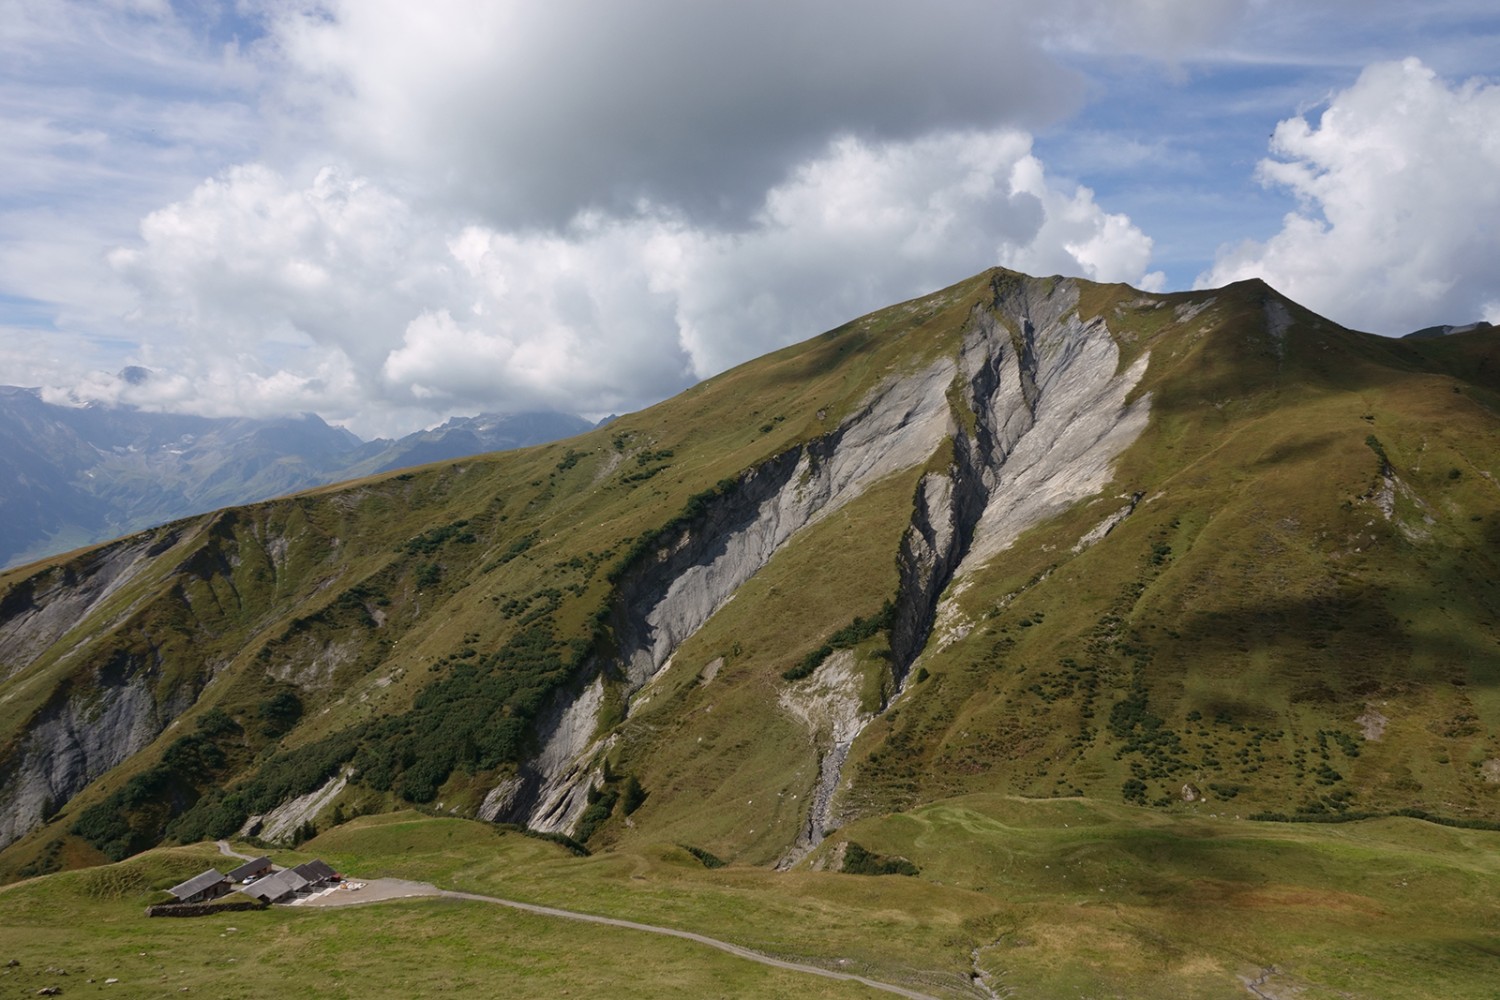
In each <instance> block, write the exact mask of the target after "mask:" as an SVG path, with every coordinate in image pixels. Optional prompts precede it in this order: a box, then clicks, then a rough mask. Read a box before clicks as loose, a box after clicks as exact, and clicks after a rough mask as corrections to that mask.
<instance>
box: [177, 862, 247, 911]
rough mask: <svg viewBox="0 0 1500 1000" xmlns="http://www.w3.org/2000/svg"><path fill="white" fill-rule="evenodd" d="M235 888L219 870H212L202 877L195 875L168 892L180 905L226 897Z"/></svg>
mask: <svg viewBox="0 0 1500 1000" xmlns="http://www.w3.org/2000/svg"><path fill="white" fill-rule="evenodd" d="M233 888H234V886H233V885H232V884H231V883H230V881H229V879H228V878H227V877H225V876H224V875H223V874H222V873H221V872H220V871H219V870H218V869H217V868H210V869H209V870H208V871H206V872H203V873H202V874H201V875H194V876H193V877H192V878H190V879H188V880H187V881H186V882H181V883H179V884H177V885H174V886H172V888H170V889H168V890H167V891H168V892H170V893H171V894H172V895H173V896H176V897H177V901H178V902H179V903H202V902H204V901H206V900H210V899H218V898H219V897H220V896H223V895H226V894H227V893H229V892H230V891H231V890H233Z"/></svg>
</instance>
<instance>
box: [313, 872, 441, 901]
mask: <svg viewBox="0 0 1500 1000" xmlns="http://www.w3.org/2000/svg"><path fill="white" fill-rule="evenodd" d="M356 885H357V886H359V887H360V888H358V889H355V888H352V886H356ZM439 891H440V890H439V889H438V887H437V886H435V885H428V884H427V883H426V882H412V881H409V880H407V879H404V878H371V879H357V878H352V879H348V880H346V881H344V882H341V883H339V884H338V885H336V886H333V887H332V888H329V889H324V890H322V891H320V892H318V893H315V894H314V895H312V896H309V897H308V898H306V899H301V900H298V901H297V902H295V903H292V904H291V905H292V906H353V905H354V904H356V903H378V902H379V901H381V900H383V899H401V898H402V897H404V896H436V895H438V893H439Z"/></svg>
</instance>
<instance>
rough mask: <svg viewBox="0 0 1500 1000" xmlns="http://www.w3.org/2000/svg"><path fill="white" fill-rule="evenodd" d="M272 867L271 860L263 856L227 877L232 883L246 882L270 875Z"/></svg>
mask: <svg viewBox="0 0 1500 1000" xmlns="http://www.w3.org/2000/svg"><path fill="white" fill-rule="evenodd" d="M272 867H273V866H272V864H271V859H270V858H267V857H264V856H262V857H259V858H255V859H254V860H252V861H246V862H245V863H244V864H242V865H240V866H239V867H238V868H236V869H235V870H234V871H232V872H230V873H229V874H228V875H227V876H225V877H226V878H228V879H229V881H231V882H246V881H248V880H250V879H252V878H260V877H261V876H262V875H267V874H269V873H270V872H271V869H272Z"/></svg>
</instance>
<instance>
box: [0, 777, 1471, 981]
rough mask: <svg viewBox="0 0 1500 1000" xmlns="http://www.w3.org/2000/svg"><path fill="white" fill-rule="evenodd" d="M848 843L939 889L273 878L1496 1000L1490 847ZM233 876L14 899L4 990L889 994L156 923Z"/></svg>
mask: <svg viewBox="0 0 1500 1000" xmlns="http://www.w3.org/2000/svg"><path fill="white" fill-rule="evenodd" d="M847 833H848V835H849V836H850V837H852V838H857V840H858V842H859V843H861V844H863V845H865V846H866V847H868V848H869V849H871V850H874V851H879V852H882V853H887V854H899V855H902V856H904V857H908V858H911V859H914V860H915V861H917V862H918V863H919V864H920V865H921V867H922V875H921V877H919V878H915V879H913V878H903V877H900V876H886V877H879V878H870V877H861V876H855V875H844V874H836V873H833V872H828V871H794V872H773V871H769V870H766V869H764V868H754V867H746V866H738V865H730V866H726V867H721V868H715V869H709V868H705V867H704V865H703V864H701V863H700V862H699V861H698V860H697V859H695V858H694V857H693V856H692V855H691V854H690V853H689V852H688V851H686V850H684V849H682V848H681V847H678V846H676V845H673V844H668V843H663V844H657V845H654V846H651V847H649V848H642V849H640V850H632V849H623V850H619V851H611V852H605V853H600V854H595V855H594V856H592V857H575V856H573V855H572V854H570V853H569V852H567V851H565V850H563V849H562V848H560V847H558V846H556V845H552V844H548V843H545V842H543V841H539V840H536V839H531V838H527V837H522V836H519V835H517V834H515V833H514V832H506V831H503V830H499V829H497V828H495V827H493V826H489V825H487V824H481V823H475V822H472V821H466V820H458V819H453V818H439V817H429V816H420V815H417V814H413V813H409V812H408V813H395V814H390V815H386V816H379V817H364V818H360V819H357V820H353V821H351V822H349V823H346V824H343V825H341V826H338V827H336V828H333V829H330V830H329V831H327V832H326V833H323V834H321V835H320V836H318V837H317V838H316V839H315V840H313V841H311V842H308V843H306V844H304V845H303V847H302V849H301V850H300V851H287V850H281V851H274V852H273V856H274V857H275V859H276V860H277V861H278V863H281V864H293V863H297V862H300V861H303V860H306V859H308V858H309V857H313V856H318V857H323V858H326V859H327V860H329V861H330V862H331V863H333V864H334V865H335V866H336V867H338V868H339V869H340V870H342V871H345V872H349V873H352V874H353V875H355V876H358V877H372V876H389V877H400V878H409V879H418V880H423V881H429V882H433V883H436V884H437V885H439V886H442V887H445V888H453V889H459V890H463V891H468V892H475V893H481V894H489V895H498V896H502V897H506V898H512V899H519V900H523V901H528V902H533V903H539V904H543V905H551V906H560V907H565V908H569V909H573V910H579V911H584V912H589V913H599V914H608V915H610V916H614V917H618V918H623V919H631V920H637V921H642V922H646V923H650V924H655V925H666V926H669V927H676V928H681V929H687V930H693V931H697V932H699V933H703V934H708V935H710V936H714V937H718V938H720V939H728V940H732V941H734V942H735V943H738V944H740V945H743V946H746V947H750V948H754V949H756V950H759V951H761V952H763V953H766V954H770V955H775V956H779V957H783V958H790V959H793V960H797V961H803V962H810V963H812V964H817V965H822V966H824V967H827V968H832V969H837V970H839V971H844V972H857V973H860V974H863V975H866V976H871V977H874V978H877V979H880V980H882V981H885V982H893V983H899V984H902V985H904V986H907V987H909V988H914V989H917V990H920V991H922V992H924V993H928V994H931V995H935V996H940V997H981V996H985V995H987V994H985V993H984V992H983V991H982V989H981V984H982V985H983V986H984V987H987V988H988V989H989V990H991V991H992V992H993V993H999V994H1001V995H1006V993H1007V992H1008V993H1009V994H1011V995H1015V996H1028V997H1043V998H1048V997H1059V998H1060V997H1077V996H1080V995H1085V996H1091V995H1107V996H1120V997H1143V998H1144V997H1161V996H1192V997H1215V998H1217V997H1224V998H1229V997H1239V996H1244V995H1246V989H1245V985H1244V984H1245V983H1247V982H1255V983H1257V984H1258V987H1259V988H1260V989H1261V990H1262V991H1263V992H1264V993H1265V994H1266V995H1273V996H1301V997H1309V998H1333V997H1350V996H1354V997H1431V998H1444V1000H1449V998H1469V997H1474V998H1478V997H1487V996H1490V995H1492V993H1493V966H1494V955H1495V952H1496V949H1497V946H1500V941H1497V937H1496V932H1495V929H1494V927H1493V925H1492V921H1490V920H1489V919H1488V918H1489V915H1490V913H1491V911H1492V907H1491V902H1490V901H1491V900H1492V899H1493V896H1494V893H1495V891H1496V889H1497V888H1500V884H1497V883H1500V871H1497V866H1496V854H1495V851H1494V850H1493V846H1494V845H1493V840H1494V836H1495V835H1494V834H1484V833H1478V832H1474V831H1464V830H1451V829H1444V828H1439V827H1433V826H1431V825H1430V824H1426V823H1420V822H1418V821H1415V820H1410V819H1395V820H1379V821H1370V822H1366V823H1357V824H1342V825H1333V826H1330V825H1321V824H1301V825H1296V826H1284V825H1279V824H1248V823H1243V822H1241V823H1236V822H1234V821H1232V820H1228V819H1209V818H1206V817H1201V818H1186V817H1181V816H1173V815H1170V814H1164V813H1162V812H1161V811H1159V810H1152V809H1148V808H1142V807H1135V806H1123V805H1117V804H1107V803H1102V802H1097V801H1092V800H1087V799H1079V798H1070V799H1048V800H1037V799H1022V798H1015V797H1006V796H998V795H975V796H968V797H963V798H959V799H954V800H949V801H945V802H941V803H935V804H933V805H930V806H924V807H921V808H918V809H916V810H913V811H912V812H910V813H907V814H901V815H895V816H888V817H873V818H870V819H867V820H862V821H860V822H859V823H856V824H853V825H852V826H851V827H850V828H849V829H848V831H847ZM838 846H841V845H834V844H831V843H830V845H829V846H828V847H827V848H825V850H833V849H835V848H836V847H838ZM222 860H223V859H222V858H221V857H220V856H219V855H218V854H217V853H216V852H214V851H213V850H212V848H201V847H200V848H166V849H155V850H152V851H150V852H147V853H145V854H142V855H138V856H136V857H134V858H131V859H129V860H127V861H125V862H122V863H119V864H113V865H107V866H103V867H99V868H94V869H90V870H87V871H81V872H63V873H59V874H56V875H49V876H44V877H41V878H36V879H31V880H28V881H26V882H22V883H19V884H14V885H10V886H7V887H4V888H0V936H3V937H4V939H5V941H6V947H7V949H8V954H9V955H10V956H11V957H12V958H14V959H16V960H17V961H18V962H19V963H20V964H19V965H18V966H16V967H12V968H5V969H0V993H4V994H5V995H16V996H21V995H27V996H29V995H33V994H34V993H35V992H36V990H37V989H38V988H40V987H41V986H44V985H48V984H54V983H55V984H58V985H62V986H63V987H64V988H65V990H68V991H71V990H72V989H73V988H75V987H77V988H87V987H85V986H84V982H85V980H86V979H88V978H94V979H95V980H96V982H99V983H102V982H103V980H104V979H105V978H108V977H114V978H117V979H119V980H120V982H119V983H117V984H115V985H114V986H113V987H111V989H113V990H115V991H116V992H122V991H123V995H127V996H151V995H157V994H158V993H163V992H165V993H175V992H178V991H179V990H181V989H182V988H183V987H187V988H188V989H189V990H190V991H191V992H200V991H204V990H208V991H212V992H213V993H214V995H216V996H231V997H232V996H259V995H264V993H265V989H266V985H265V984H266V982H267V981H268V978H269V981H272V982H281V981H283V980H287V979H293V978H294V979H295V980H296V982H297V989H298V990H299V991H303V992H306V993H307V994H308V995H311V996H352V995H359V996H371V997H385V996H411V995H414V994H423V995H426V994H431V993H437V992H441V991H443V990H450V989H465V990H468V991H477V992H480V993H483V994H486V995H539V994H544V993H545V994H551V993H557V994H561V993H562V992H564V991H568V992H572V991H578V990H583V991H587V992H590V993H599V992H608V993H609V995H611V996H614V995H620V996H637V995H639V996H675V995H682V996H700V995H715V996H747V997H749V996H768V995H769V996H775V995H792V994H794V993H796V994H802V993H807V992H817V993H818V995H829V996H846V995H847V996H878V995H885V994H878V993H875V992H873V991H866V990H864V989H863V988H861V987H857V986H853V985H844V984H839V983H835V982H824V981H821V980H812V979H809V978H807V977H805V976H799V975H797V974H792V973H780V972H773V971H771V970H767V969H764V968H762V967H760V966H756V965H753V964H751V963H749V962H745V961H742V960H739V959H732V958H730V957H728V956H724V955H722V954H720V953H718V952H714V951H712V950H710V949H707V948H703V947H701V946H696V945H690V944H688V943H686V942H676V941H670V940H667V939H662V938H656V937H652V936H649V935H644V934H640V933H634V932H625V931H621V930H617V929H607V930H606V929H603V928H593V927H590V926H588V925H581V924H574V923H571V922H567V921H560V920H549V919H545V918H540V917H530V916H525V915H521V914H516V913H513V912H512V911H507V910H505V909H503V908H500V907H495V906H489V905H484V904H480V903H459V902H454V901H448V900H406V901H396V902H391V903H386V904H379V905H377V906H374V907H369V906H364V907H354V908H352V909H345V910H318V909H310V908H284V907H277V908H274V909H271V910H268V911H264V912H260V913H230V914H224V915H220V916H215V917H206V918H202V919H197V920H154V921H147V920H144V919H143V918H142V917H141V907H142V906H143V905H144V904H146V903H147V902H150V901H152V900H153V899H154V898H156V897H157V896H158V895H159V890H160V889H162V888H164V887H165V886H168V885H171V884H174V883H175V882H177V881H180V880H181V879H183V878H186V877H188V876H190V875H192V874H196V873H197V872H199V871H201V870H202V869H203V868H205V867H207V866H209V865H211V864H218V863H220V862H222ZM48 969H52V970H54V971H52V972H51V973H50V974H49V972H48V971H47V970H48ZM57 969H64V970H67V972H68V976H67V978H66V979H61V978H59V977H58V975H57V973H56V971H55V970H57ZM49 975H50V978H49ZM976 976H978V977H979V978H978V979H977V980H976V978H975V977H976ZM70 984H71V985H70Z"/></svg>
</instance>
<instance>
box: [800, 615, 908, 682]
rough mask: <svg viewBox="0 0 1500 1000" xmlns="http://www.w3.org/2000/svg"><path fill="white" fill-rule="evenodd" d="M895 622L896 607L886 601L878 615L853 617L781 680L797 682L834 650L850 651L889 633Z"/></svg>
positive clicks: (815, 668)
mask: <svg viewBox="0 0 1500 1000" xmlns="http://www.w3.org/2000/svg"><path fill="white" fill-rule="evenodd" d="M895 621H896V606H895V605H894V604H892V603H891V602H890V601H886V602H885V604H884V606H882V607H881V609H880V612H879V613H878V614H875V615H872V616H870V617H869V618H861V617H859V616H858V615H856V616H855V618H854V621H852V622H850V623H849V624H848V625H845V626H844V627H843V628H841V629H839V630H838V631H837V632H835V633H833V635H831V636H829V637H828V641H827V642H825V643H823V644H822V645H821V646H819V647H818V648H817V649H814V650H813V651H812V652H810V653H808V654H807V655H806V656H804V657H803V658H802V659H801V660H798V661H797V663H796V665H795V666H793V667H790V668H788V669H787V670H784V671H782V674H781V679H782V680H787V681H798V680H801V679H802V678H804V677H808V676H810V675H811V674H812V672H813V671H814V670H817V669H818V668H819V667H821V666H822V665H823V661H824V660H826V659H828V658H829V657H830V656H832V655H833V651H834V650H835V649H852V648H854V647H855V646H857V645H859V644H860V643H862V642H864V641H865V640H866V639H870V638H873V637H874V636H875V635H877V634H878V633H880V632H889V631H890V629H891V626H892V625H893V624H894V623H895Z"/></svg>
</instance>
